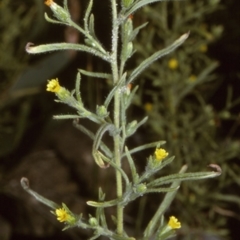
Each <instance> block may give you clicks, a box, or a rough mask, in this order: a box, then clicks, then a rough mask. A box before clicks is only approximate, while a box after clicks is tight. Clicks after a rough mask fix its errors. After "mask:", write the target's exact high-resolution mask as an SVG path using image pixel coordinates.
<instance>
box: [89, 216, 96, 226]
mask: <svg viewBox="0 0 240 240" xmlns="http://www.w3.org/2000/svg"><path fill="white" fill-rule="evenodd" d="M88 222H89V224H90V225H91V226H92V227H97V226H98V221H97V219H96V218H95V217H90V218H89V220H88Z"/></svg>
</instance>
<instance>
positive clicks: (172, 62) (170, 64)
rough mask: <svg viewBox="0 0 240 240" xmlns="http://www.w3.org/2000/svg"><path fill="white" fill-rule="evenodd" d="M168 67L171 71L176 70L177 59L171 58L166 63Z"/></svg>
mask: <svg viewBox="0 0 240 240" xmlns="http://www.w3.org/2000/svg"><path fill="white" fill-rule="evenodd" d="M168 67H169V68H170V69H172V70H175V69H177V68H178V61H177V59H175V58H171V59H170V60H169V61H168Z"/></svg>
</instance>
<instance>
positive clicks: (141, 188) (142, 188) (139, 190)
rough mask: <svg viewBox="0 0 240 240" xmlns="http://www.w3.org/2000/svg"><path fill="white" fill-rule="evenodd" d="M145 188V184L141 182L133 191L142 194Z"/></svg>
mask: <svg viewBox="0 0 240 240" xmlns="http://www.w3.org/2000/svg"><path fill="white" fill-rule="evenodd" d="M146 190H147V186H146V184H145V183H141V184H139V185H137V187H136V188H135V193H138V194H140V195H143V194H144V193H145V192H146Z"/></svg>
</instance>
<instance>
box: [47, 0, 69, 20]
mask: <svg viewBox="0 0 240 240" xmlns="http://www.w3.org/2000/svg"><path fill="white" fill-rule="evenodd" d="M45 4H46V5H47V6H49V7H50V8H51V10H52V12H53V13H54V16H55V17H56V18H57V19H58V20H60V21H62V22H65V23H67V22H69V20H71V17H70V14H69V12H68V11H67V10H66V9H64V8H63V7H61V6H59V5H58V4H56V3H55V2H54V1H53V0H46V1H45Z"/></svg>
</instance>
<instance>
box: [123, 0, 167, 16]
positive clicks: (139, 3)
mask: <svg viewBox="0 0 240 240" xmlns="http://www.w3.org/2000/svg"><path fill="white" fill-rule="evenodd" d="M162 1H164V0H140V1H136V2H135V4H133V5H132V7H131V8H130V9H128V11H126V12H124V15H125V16H126V17H128V16H129V15H131V14H132V13H134V12H135V11H137V10H138V9H139V8H141V7H143V6H145V5H148V4H151V3H155V2H162ZM165 1H168V0H165Z"/></svg>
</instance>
